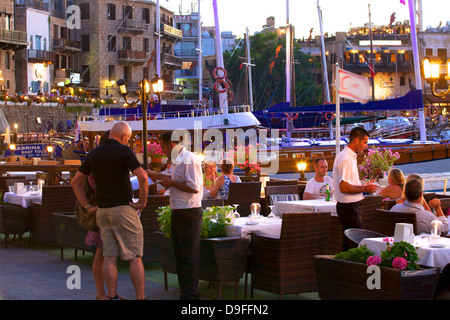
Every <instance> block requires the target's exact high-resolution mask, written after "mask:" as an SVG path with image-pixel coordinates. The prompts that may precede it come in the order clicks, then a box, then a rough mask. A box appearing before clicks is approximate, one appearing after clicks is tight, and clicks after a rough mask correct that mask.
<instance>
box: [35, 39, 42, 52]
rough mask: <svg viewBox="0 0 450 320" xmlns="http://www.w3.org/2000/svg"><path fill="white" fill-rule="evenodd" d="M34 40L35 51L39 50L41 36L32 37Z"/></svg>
mask: <svg viewBox="0 0 450 320" xmlns="http://www.w3.org/2000/svg"><path fill="white" fill-rule="evenodd" d="M34 37H35V40H36V50H41V38H42V37H41V36H34Z"/></svg>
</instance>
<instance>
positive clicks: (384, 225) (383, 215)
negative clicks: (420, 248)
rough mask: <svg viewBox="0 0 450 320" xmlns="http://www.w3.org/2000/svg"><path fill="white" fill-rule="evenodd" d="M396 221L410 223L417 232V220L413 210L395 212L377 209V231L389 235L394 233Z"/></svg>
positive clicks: (415, 232)
mask: <svg viewBox="0 0 450 320" xmlns="http://www.w3.org/2000/svg"><path fill="white" fill-rule="evenodd" d="M396 223H410V224H412V225H413V227H414V234H417V221H416V214H415V213H414V212H395V211H387V210H383V209H377V232H379V233H381V234H385V235H387V236H389V237H391V236H393V235H394V232H395V224H396Z"/></svg>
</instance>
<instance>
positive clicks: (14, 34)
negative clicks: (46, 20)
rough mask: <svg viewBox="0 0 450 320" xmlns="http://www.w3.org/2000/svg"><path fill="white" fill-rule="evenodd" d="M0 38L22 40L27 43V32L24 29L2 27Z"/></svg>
mask: <svg viewBox="0 0 450 320" xmlns="http://www.w3.org/2000/svg"><path fill="white" fill-rule="evenodd" d="M0 40H7V41H8V40H9V41H20V42H25V44H26V43H27V33H26V32H23V31H16V30H7V29H0Z"/></svg>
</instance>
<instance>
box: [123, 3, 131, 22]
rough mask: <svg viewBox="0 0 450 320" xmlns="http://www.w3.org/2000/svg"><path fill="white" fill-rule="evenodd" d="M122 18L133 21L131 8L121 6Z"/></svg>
mask: <svg viewBox="0 0 450 320" xmlns="http://www.w3.org/2000/svg"><path fill="white" fill-rule="evenodd" d="M122 8H123V9H122V10H123V18H124V19H133V7H131V6H123V7H122Z"/></svg>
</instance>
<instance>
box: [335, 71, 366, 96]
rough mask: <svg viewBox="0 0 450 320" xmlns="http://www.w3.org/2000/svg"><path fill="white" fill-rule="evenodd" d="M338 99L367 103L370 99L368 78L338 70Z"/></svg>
mask: <svg viewBox="0 0 450 320" xmlns="http://www.w3.org/2000/svg"><path fill="white" fill-rule="evenodd" d="M337 70H338V79H337V80H338V81H339V84H338V88H339V89H338V92H337V93H338V97H339V98H347V99H351V100H356V101H359V102H361V103H363V104H364V103H367V102H368V101H369V98H370V93H369V92H370V86H369V81H368V79H367V78H366V77H363V76H360V75H358V74H355V73H352V72H348V71H346V70H343V69H340V68H337Z"/></svg>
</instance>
